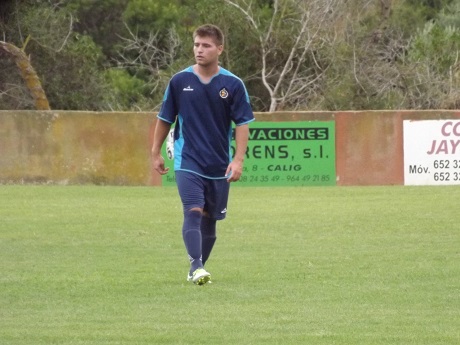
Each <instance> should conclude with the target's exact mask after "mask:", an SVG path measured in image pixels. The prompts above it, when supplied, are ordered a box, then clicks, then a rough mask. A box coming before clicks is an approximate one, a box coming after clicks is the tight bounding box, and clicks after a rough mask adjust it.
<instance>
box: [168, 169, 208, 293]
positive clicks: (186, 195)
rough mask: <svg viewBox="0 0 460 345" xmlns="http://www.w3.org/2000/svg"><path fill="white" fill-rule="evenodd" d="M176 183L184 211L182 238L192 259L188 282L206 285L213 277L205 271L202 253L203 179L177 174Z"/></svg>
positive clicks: (188, 174) (191, 175)
mask: <svg viewBox="0 0 460 345" xmlns="http://www.w3.org/2000/svg"><path fill="white" fill-rule="evenodd" d="M176 182H177V187H178V190H179V195H180V197H181V200H182V205H183V210H184V222H183V225H182V237H183V240H184V244H185V248H186V249H187V254H188V257H189V259H190V271H189V273H188V280H192V281H193V282H194V283H195V284H199V285H202V284H205V283H206V282H208V281H209V280H210V277H211V275H210V274H209V273H208V272H206V271H205V270H204V269H203V262H202V253H201V250H202V248H201V245H202V244H201V229H200V225H201V218H202V215H203V207H204V184H203V181H202V178H201V177H199V176H197V175H193V174H190V173H185V172H176Z"/></svg>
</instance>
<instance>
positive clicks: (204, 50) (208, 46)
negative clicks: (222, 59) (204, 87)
mask: <svg viewBox="0 0 460 345" xmlns="http://www.w3.org/2000/svg"><path fill="white" fill-rule="evenodd" d="M223 48H224V47H223V46H222V45H220V46H218V45H216V43H214V40H213V39H212V38H211V37H201V36H196V37H195V40H194V45H193V53H194V54H195V61H196V63H197V64H198V65H200V66H203V67H207V66H210V65H213V64H216V63H217V61H218V59H219V55H220V54H221V53H222V50H223Z"/></svg>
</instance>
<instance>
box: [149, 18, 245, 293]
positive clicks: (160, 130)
mask: <svg viewBox="0 0 460 345" xmlns="http://www.w3.org/2000/svg"><path fill="white" fill-rule="evenodd" d="M193 41H194V42H193V43H194V46H193V52H194V55H195V64H194V65H192V66H190V67H188V68H186V69H184V70H183V71H181V72H179V73H177V74H175V75H174V76H173V77H172V78H171V80H170V81H169V84H168V87H167V88H166V91H165V94H164V97H163V104H162V106H161V109H160V112H159V113H158V116H157V122H156V127H155V132H154V139H153V146H152V164H153V168H154V169H155V170H156V171H158V172H159V173H160V174H162V175H163V174H166V173H167V172H168V169H167V168H165V164H164V158H163V157H162V155H161V146H162V144H163V142H164V141H165V139H166V137H167V135H168V132H169V130H170V127H171V125H172V124H173V123H175V127H174V171H175V174H176V183H177V187H178V191H179V195H180V198H181V201H182V205H183V213H184V221H183V226H182V237H183V240H184V244H185V248H186V250H187V253H188V256H189V259H190V270H189V272H188V274H187V280H188V281H192V282H193V283H195V284H198V285H203V284H206V283H207V282H210V281H211V274H210V273H209V272H207V271H206V270H205V268H204V265H205V263H206V261H207V260H208V258H209V255H210V254H211V251H212V248H213V246H214V243H215V241H216V221H217V220H222V219H224V218H225V216H226V213H227V201H228V194H229V188H230V182H234V181H238V180H239V179H240V177H241V174H242V172H243V161H244V155H245V153H246V148H247V144H248V138H249V126H248V124H249V123H250V122H252V121H254V114H253V112H252V108H251V105H250V102H249V97H248V94H247V91H246V87H245V86H244V84H243V82H242V81H241V79H239V78H238V77H237V76H235V75H234V74H232V73H231V72H229V71H227V70H226V69H224V68H223V67H221V66H220V65H219V56H220V55H221V54H222V51H223V49H224V36H223V34H222V31H221V30H220V29H219V28H218V27H217V26H215V25H209V24H207V25H203V26H200V27H199V28H197V29H196V30H195V32H194V33H193ZM232 122H233V123H234V124H235V143H236V148H235V152H234V157H233V159H232V150H231V146H230V141H231V139H232Z"/></svg>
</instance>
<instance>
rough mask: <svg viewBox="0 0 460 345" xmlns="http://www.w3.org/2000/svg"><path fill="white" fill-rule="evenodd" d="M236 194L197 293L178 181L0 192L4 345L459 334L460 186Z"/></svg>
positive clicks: (399, 339)
mask: <svg viewBox="0 0 460 345" xmlns="http://www.w3.org/2000/svg"><path fill="white" fill-rule="evenodd" d="M230 194H231V195H230V203H229V213H228V216H227V219H226V220H225V221H222V222H219V223H218V240H217V243H216V246H215V249H214V251H213V253H212V255H211V259H210V261H209V263H208V265H207V269H208V270H209V271H210V272H211V273H212V275H213V284H211V285H206V286H204V287H198V286H194V285H193V284H190V283H187V282H186V281H185V278H186V274H187V269H188V262H187V257H186V254H185V249H184V245H183V243H182V238H181V230H180V229H181V223H182V210H181V207H180V202H179V198H178V195H177V191H176V188H174V187H169V188H147V187H134V188H133V187H96V186H84V187H80V186H79V187H77V186H66V187H63V186H0V343H1V344H5V345H25V344H27V345H29V344H30V345H32V344H33V345H39V344H94V345H96V344H97V345H104V344H110V345H112V344H202V343H207V344H239V345H241V344H283V345H284V344H347V345H348V344H349V345H358V344H363V345H364V344H365V345H374V344H392V345H394V344H401V345H402V344H404V345H407V344H414V345H424V344H426V345H433V344H452V345H454V344H455V345H457V344H459V343H460V327H459V325H460V213H459V211H458V204H459V200H460V187H458V186H449V187H401V186H398V187H313V188H307V187H304V188H292V187H291V188H279V187H277V188H243V187H234V188H233V189H232V190H231V193H230Z"/></svg>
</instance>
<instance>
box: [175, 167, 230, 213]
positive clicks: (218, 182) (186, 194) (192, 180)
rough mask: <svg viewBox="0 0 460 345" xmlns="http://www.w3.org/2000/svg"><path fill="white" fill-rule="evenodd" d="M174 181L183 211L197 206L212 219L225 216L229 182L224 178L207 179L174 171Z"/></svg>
mask: <svg viewBox="0 0 460 345" xmlns="http://www.w3.org/2000/svg"><path fill="white" fill-rule="evenodd" d="M176 183H177V188H178V189H179V195H180V198H181V200H182V205H183V207H184V211H187V210H190V209H192V208H194V207H198V208H201V209H203V212H204V213H207V214H208V215H209V217H210V218H212V219H216V220H221V219H224V218H225V215H226V214H227V202H228V194H229V191H230V183H229V182H227V180H226V179H208V178H204V177H201V176H199V175H196V174H193V173H190V172H186V171H176Z"/></svg>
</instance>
